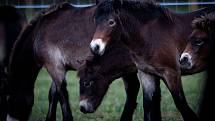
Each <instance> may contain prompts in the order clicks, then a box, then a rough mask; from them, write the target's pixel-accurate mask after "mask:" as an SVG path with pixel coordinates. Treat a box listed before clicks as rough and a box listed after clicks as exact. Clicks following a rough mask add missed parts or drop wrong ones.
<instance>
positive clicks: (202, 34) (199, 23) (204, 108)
mask: <svg viewBox="0 0 215 121" xmlns="http://www.w3.org/2000/svg"><path fill="white" fill-rule="evenodd" d="M192 27H193V32H192V33H191V35H190V37H189V39H188V44H187V46H186V49H185V50H184V52H183V53H182V55H181V58H180V64H181V66H182V67H183V68H184V69H187V70H189V69H193V68H199V69H201V68H202V69H206V72H207V79H206V81H205V83H204V85H205V86H204V91H203V93H202V99H201V105H200V107H199V116H200V119H201V121H205V120H214V114H213V113H212V112H211V110H213V108H214V98H213V97H212V96H211V95H212V93H213V90H214V87H213V85H214V67H215V65H214V50H215V49H214V48H213V47H214V46H215V43H214V42H215V41H214V40H215V13H210V14H205V15H203V16H201V17H199V18H196V19H194V20H193V22H192Z"/></svg>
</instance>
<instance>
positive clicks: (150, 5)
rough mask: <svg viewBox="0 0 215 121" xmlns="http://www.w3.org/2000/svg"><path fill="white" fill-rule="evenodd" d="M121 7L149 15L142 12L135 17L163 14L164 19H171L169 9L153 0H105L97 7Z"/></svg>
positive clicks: (106, 8)
mask: <svg viewBox="0 0 215 121" xmlns="http://www.w3.org/2000/svg"><path fill="white" fill-rule="evenodd" d="M120 8H123V9H124V10H126V11H132V12H134V13H135V12H146V13H149V14H150V16H145V15H144V14H142V15H140V14H138V15H136V16H135V17H137V18H141V16H144V17H146V19H150V18H153V17H157V16H160V15H163V16H164V17H165V18H167V19H165V20H170V21H173V19H172V15H171V12H170V11H169V9H166V8H164V7H162V6H160V5H158V4H157V3H156V2H155V1H154V0H138V1H136V0H106V1H104V2H102V3H101V4H99V6H98V9H102V10H103V12H107V13H110V12H113V11H114V10H117V9H120Z"/></svg>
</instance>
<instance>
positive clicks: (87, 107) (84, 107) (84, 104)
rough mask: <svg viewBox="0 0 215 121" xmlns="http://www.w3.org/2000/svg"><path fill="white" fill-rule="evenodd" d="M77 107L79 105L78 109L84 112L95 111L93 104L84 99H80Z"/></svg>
mask: <svg viewBox="0 0 215 121" xmlns="http://www.w3.org/2000/svg"><path fill="white" fill-rule="evenodd" d="M79 107H80V111H81V112H82V113H85V114H86V113H93V112H95V110H94V108H93V105H92V104H91V103H90V102H89V101H88V100H86V99H85V100H81V101H80V103H79Z"/></svg>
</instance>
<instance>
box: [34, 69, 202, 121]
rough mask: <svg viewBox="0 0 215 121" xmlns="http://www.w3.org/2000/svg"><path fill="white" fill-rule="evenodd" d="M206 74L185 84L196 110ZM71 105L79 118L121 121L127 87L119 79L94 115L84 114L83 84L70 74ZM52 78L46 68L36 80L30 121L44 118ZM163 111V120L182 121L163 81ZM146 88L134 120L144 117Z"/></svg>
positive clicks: (140, 96) (194, 76)
mask: <svg viewBox="0 0 215 121" xmlns="http://www.w3.org/2000/svg"><path fill="white" fill-rule="evenodd" d="M203 80H204V79H203V73H200V74H196V75H192V76H187V77H183V86H184V91H185V94H186V98H187V100H188V102H189V105H190V106H191V107H192V108H193V109H194V110H195V111H196V110H197V108H198V104H199V98H200V93H201V87H202V85H203ZM67 81H68V90H69V96H70V105H71V109H72V113H73V117H74V120H75V121H119V119H120V115H121V112H122V110H123V106H124V102H125V92H124V86H123V82H122V81H121V79H119V80H116V81H115V82H114V83H113V84H112V85H111V87H110V88H109V90H108V93H107V94H106V96H105V98H104V100H103V102H102V104H101V105H100V107H99V108H98V110H97V111H96V112H95V113H93V114H82V113H81V112H80V111H79V106H78V104H79V83H78V79H77V78H76V72H69V73H68V75H67ZM50 85H51V78H50V76H49V75H48V73H47V72H46V71H45V70H44V69H43V70H42V71H41V72H40V74H39V76H38V78H37V81H36V86H35V102H34V107H33V111H32V115H31V117H30V121H43V120H44V119H45V117H46V113H47V110H48V91H49V88H50ZM161 94H162V101H161V111H162V118H163V121H182V118H181V115H180V114H179V112H178V111H177V109H176V107H175V105H174V103H173V100H172V97H171V95H170V93H169V91H168V90H167V88H166V87H165V85H164V84H163V83H161ZM142 100H143V97H142V91H140V93H139V96H138V106H137V109H136V111H135V114H134V121H142V120H143V112H144V111H143V103H142V102H143V101H142ZM61 120H62V116H61V110H60V106H59V105H58V111H57V121H61Z"/></svg>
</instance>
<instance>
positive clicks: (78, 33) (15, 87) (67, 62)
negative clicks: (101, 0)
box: [8, 3, 139, 121]
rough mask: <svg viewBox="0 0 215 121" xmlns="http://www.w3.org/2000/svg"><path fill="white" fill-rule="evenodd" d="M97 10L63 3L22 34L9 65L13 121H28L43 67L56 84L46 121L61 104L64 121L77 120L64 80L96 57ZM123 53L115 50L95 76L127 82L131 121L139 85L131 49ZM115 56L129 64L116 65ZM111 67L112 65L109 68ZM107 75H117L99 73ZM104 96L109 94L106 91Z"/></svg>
mask: <svg viewBox="0 0 215 121" xmlns="http://www.w3.org/2000/svg"><path fill="white" fill-rule="evenodd" d="M96 8H97V6H91V7H86V8H76V7H73V6H71V5H70V4H69V3H61V4H58V5H55V6H52V7H51V8H49V9H48V10H45V11H43V12H41V13H40V14H39V15H38V16H37V17H36V18H35V19H33V20H32V21H31V22H30V23H29V25H28V26H27V27H26V28H25V29H24V30H23V31H22V33H21V34H20V36H19V37H18V40H17V41H16V43H15V45H14V49H13V52H12V56H11V61H10V69H9V73H10V86H11V92H10V97H9V99H8V103H9V112H8V120H10V119H14V120H15V119H16V120H19V121H26V120H28V117H29V115H30V113H31V110H32V106H33V102H34V91H33V90H34V83H35V80H36V77H37V75H38V72H39V70H40V69H41V68H42V67H45V68H46V69H47V71H48V72H49V74H50V76H51V78H52V80H53V83H52V87H51V89H50V92H49V110H48V114H47V117H46V121H54V120H56V108H57V103H58V101H59V102H60V104H61V109H62V115H63V120H64V121H72V120H73V117H72V112H71V109H70V106H69V100H68V96H69V95H68V91H67V89H66V78H65V75H66V72H67V71H68V70H77V69H79V68H80V67H81V66H82V65H83V63H87V62H85V60H89V61H90V59H88V57H89V56H90V55H91V54H90V53H91V52H90V49H89V44H90V41H91V39H92V37H93V33H94V31H95V28H96V26H95V24H94V22H93V14H94V11H95V9H96ZM120 48H121V50H119V49H114V48H113V49H112V50H110V51H109V53H110V55H109V56H106V57H104V58H103V59H104V60H105V61H102V62H101V63H100V64H99V66H101V67H105V66H106V68H98V70H97V71H95V72H94V73H93V74H94V76H95V77H102V78H94V80H97V79H99V80H101V79H102V80H103V79H105V80H106V81H109V82H112V81H113V80H114V79H117V78H119V77H123V80H124V82H125V85H126V93H127V100H126V104H125V108H124V111H123V113H122V116H121V119H122V120H125V119H132V115H133V112H134V110H135V108H136V98H137V94H138V91H139V81H138V79H137V76H136V72H137V70H136V68H135V65H134V63H132V61H131V58H128V57H129V54H128V50H127V49H126V48H125V47H123V46H122V47H120ZM116 53H117V54H124V55H125V57H126V59H125V57H123V58H122V59H120V60H124V61H123V62H121V61H120V60H115V61H112V60H113V59H114V58H115V55H116ZM89 58H90V57H89ZM119 62H120V65H119V64H118V63H119ZM107 63H112V64H111V65H109V66H108V68H107V65H106V64H107ZM115 67H118V68H117V69H116V68H115ZM128 67H129V68H130V69H129V70H127V73H126V74H125V73H121V72H122V71H124V70H125V68H128ZM20 69H21V70H22V71H20ZM105 70H106V71H112V72H113V73H109V74H107V73H105V74H103V73H99V72H101V71H105ZM130 82H133V86H127V83H130ZM81 85H82V84H81ZM129 85H130V84H129ZM83 86H88V84H86V83H85V84H83ZM106 89H107V88H106ZM100 94H101V95H104V94H105V92H104V93H100ZM82 104H83V103H82ZM82 104H81V103H80V105H82ZM128 113H129V115H128Z"/></svg>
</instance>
